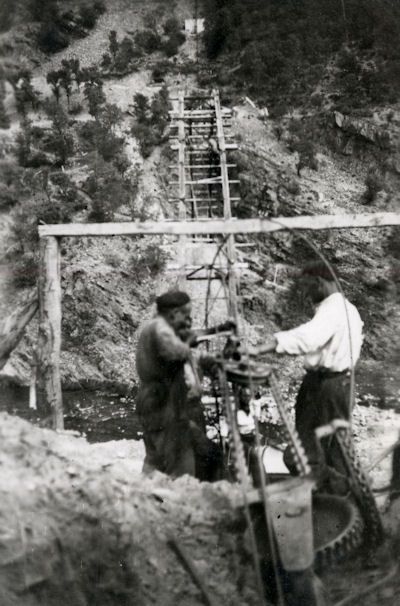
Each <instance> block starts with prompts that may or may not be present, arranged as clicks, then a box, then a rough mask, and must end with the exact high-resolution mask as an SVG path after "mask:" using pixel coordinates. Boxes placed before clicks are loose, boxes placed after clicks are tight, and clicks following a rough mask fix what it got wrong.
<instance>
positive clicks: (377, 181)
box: [363, 168, 386, 204]
mask: <svg viewBox="0 0 400 606" xmlns="http://www.w3.org/2000/svg"><path fill="white" fill-rule="evenodd" d="M365 186H366V189H365V192H364V195H363V200H364V203H365V204H373V203H374V202H375V200H376V198H377V195H378V193H379V192H380V191H384V190H385V187H386V180H385V177H384V175H382V173H381V172H380V171H379V169H378V168H374V169H371V170H369V171H368V174H367V177H366V179H365Z"/></svg>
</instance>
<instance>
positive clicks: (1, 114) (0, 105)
mask: <svg viewBox="0 0 400 606" xmlns="http://www.w3.org/2000/svg"><path fill="white" fill-rule="evenodd" d="M0 128H10V118H9V117H8V115H7V112H6V108H5V107H4V101H3V99H0Z"/></svg>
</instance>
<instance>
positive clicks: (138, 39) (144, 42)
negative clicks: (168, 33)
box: [135, 29, 161, 55]
mask: <svg viewBox="0 0 400 606" xmlns="http://www.w3.org/2000/svg"><path fill="white" fill-rule="evenodd" d="M135 44H136V45H137V46H138V47H139V48H141V49H142V50H143V52H145V53H146V54H148V55H150V54H151V53H154V52H155V51H157V50H160V48H161V38H160V36H159V35H158V34H157V32H156V31H152V30H150V29H143V30H140V31H138V32H136V34H135Z"/></svg>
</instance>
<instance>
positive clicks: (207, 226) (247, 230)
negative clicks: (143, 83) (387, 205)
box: [38, 212, 400, 238]
mask: <svg viewBox="0 0 400 606" xmlns="http://www.w3.org/2000/svg"><path fill="white" fill-rule="evenodd" d="M396 225H400V213H394V212H382V213H365V214H343V215H300V216H297V217H276V218H271V219H201V220H198V221H145V222H142V223H141V222H138V221H135V222H125V223H124V222H122V223H59V224H54V225H39V227H38V229H39V236H40V238H45V237H48V236H55V237H73V236H76V237H92V236H98V237H100V236H138V235H145V234H148V235H172V236H173V235H202V234H220V235H224V234H266V233H272V232H276V231H285V230H288V229H289V230H290V229H294V230H304V229H306V230H307V229H309V230H312V231H319V230H323V229H351V228H357V229H359V228H370V227H389V226H396Z"/></svg>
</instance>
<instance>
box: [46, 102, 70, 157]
mask: <svg viewBox="0 0 400 606" xmlns="http://www.w3.org/2000/svg"><path fill="white" fill-rule="evenodd" d="M47 147H48V149H49V150H50V151H52V152H53V153H55V154H56V157H57V163H58V164H59V165H61V166H64V164H65V163H66V162H67V160H68V158H69V157H70V156H71V155H72V154H73V152H74V138H73V136H72V135H71V133H70V132H69V131H68V118H67V116H66V114H65V112H64V111H63V110H62V109H61V107H58V108H57V111H56V112H55V115H54V118H53V124H52V130H51V132H50V135H49V138H48V140H47Z"/></svg>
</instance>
